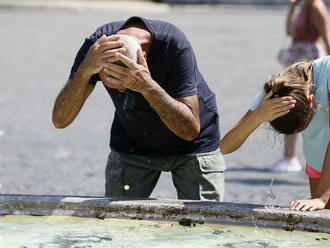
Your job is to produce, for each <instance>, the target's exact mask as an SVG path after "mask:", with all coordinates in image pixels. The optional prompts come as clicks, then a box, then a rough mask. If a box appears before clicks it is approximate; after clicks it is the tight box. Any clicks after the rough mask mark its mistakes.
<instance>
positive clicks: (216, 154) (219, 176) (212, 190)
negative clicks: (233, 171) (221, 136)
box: [196, 149, 226, 201]
mask: <svg viewBox="0 0 330 248" xmlns="http://www.w3.org/2000/svg"><path fill="white" fill-rule="evenodd" d="M196 156H197V160H198V164H199V168H200V171H201V175H200V184H199V188H200V189H199V194H200V199H201V200H215V201H222V200H223V199H224V194H225V183H224V170H225V168H226V166H225V161H224V159H223V156H222V154H221V153H220V150H219V149H217V150H215V151H213V152H209V153H204V154H197V155H196Z"/></svg>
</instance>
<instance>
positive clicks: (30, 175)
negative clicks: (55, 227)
mask: <svg viewBox="0 0 330 248" xmlns="http://www.w3.org/2000/svg"><path fill="white" fill-rule="evenodd" d="M151 10H152V9H150V8H145V9H143V8H141V9H139V10H138V11H133V10H132V8H131V9H128V10H126V11H124V10H121V11H118V10H111V9H106V10H100V9H97V8H95V9H92V10H88V9H83V10H82V9H80V10H79V11H74V10H72V9H70V10H68V9H56V8H55V9H48V8H17V7H8V6H7V7H4V6H2V7H1V6H0V37H1V39H0V46H1V49H0V68H1V73H0V84H1V91H0V113H1V115H0V184H1V188H0V193H28V194H74V195H95V196H102V195H103V194H104V186H103V185H104V167H105V163H106V159H107V154H108V151H109V148H108V142H109V129H110V123H111V120H112V118H113V105H112V103H111V101H110V99H109V96H108V95H107V93H106V92H105V90H104V89H103V87H102V85H98V86H97V87H96V90H95V91H94V93H93V95H92V96H91V97H90V98H89V99H88V100H87V103H86V105H85V107H84V109H83V110H82V112H81V113H80V114H79V116H78V118H77V119H76V121H75V122H74V123H73V124H72V125H71V126H70V127H68V128H66V129H64V130H56V129H55V128H54V127H53V125H52V123H51V113H52V107H53V102H54V100H55V98H56V96H57V94H58V92H59V90H60V89H61V88H62V87H63V85H64V83H65V81H66V79H67V77H68V74H69V70H70V67H71V64H72V62H73V59H74V56H75V54H76V52H77V50H78V48H79V47H80V45H81V44H82V42H83V40H84V38H85V37H86V36H88V35H89V34H90V33H91V32H93V31H94V30H95V28H97V27H98V26H100V25H102V24H104V23H106V22H109V21H112V20H118V19H125V18H127V17H129V16H131V15H136V14H139V15H143V16H146V17H149V18H155V19H163V20H167V21H170V22H173V23H175V24H176V25H177V26H179V27H180V28H181V29H182V30H183V31H184V32H185V33H186V34H187V36H188V38H189V39H190V40H191V42H192V45H193V47H194V49H195V52H196V56H197V58H198V61H199V67H200V70H201V71H202V73H203V75H204V76H205V78H206V79H207V81H208V83H209V85H210V87H211V88H212V89H213V90H214V92H215V93H216V94H217V100H218V106H219V109H220V115H221V132H222V133H225V132H226V131H227V130H228V129H229V128H230V127H231V126H232V125H233V124H234V123H235V122H236V121H237V120H238V119H239V118H240V116H241V115H242V114H243V113H244V112H245V111H246V110H247V108H248V105H249V103H250V102H251V101H252V99H253V98H254V96H255V93H256V92H257V90H258V89H259V88H260V87H261V85H262V83H263V82H264V80H266V79H267V78H268V76H269V75H270V74H271V73H275V72H277V71H278V70H280V69H281V67H280V65H279V64H278V63H277V61H276V53H277V51H278V50H279V49H280V48H281V46H284V41H285V38H284V30H283V29H284V18H285V9H282V8H253V7H244V8H243V7H235V8H234V7H223V6H220V7H219V6H218V7H216V8H205V7H204V8H196V7H194V8H176V9H171V10H170V11H168V10H166V9H165V11H163V9H162V11H156V10H155V12H152V11H151ZM282 143H283V142H282V137H281V136H278V135H274V133H273V132H272V131H270V130H269V128H268V127H267V126H263V127H260V128H259V129H258V130H257V132H256V133H255V134H254V135H252V136H251V137H250V138H249V139H248V141H247V142H246V143H245V145H244V146H243V147H242V148H241V149H240V150H238V151H237V152H235V153H233V154H232V155H228V156H226V157H225V159H226V163H227V167H228V170H227V172H226V201H233V202H246V203H247V202H249V203H263V204H287V203H288V202H289V200H291V199H293V198H296V197H299V198H300V197H308V196H309V191H308V183H307V178H306V177H305V176H304V175H303V174H302V173H285V174H273V173H269V172H266V171H265V170H264V168H265V167H266V165H268V164H270V163H271V162H273V161H275V160H276V159H277V158H279V157H280V156H281V152H282ZM299 143H301V142H300V141H299ZM298 155H299V159H300V160H301V161H303V157H302V154H301V148H300V146H299V149H298ZM272 178H274V184H273V187H272V190H273V192H274V193H275V195H276V199H275V200H272V199H271V197H270V196H269V195H270V187H269V185H270V182H271V180H272ZM152 196H153V197H161V198H175V197H176V194H175V190H174V187H173V184H172V182H171V177H170V174H169V173H165V174H163V176H162V177H161V180H160V182H159V184H158V186H157V187H156V189H155V191H154V192H153V195H152Z"/></svg>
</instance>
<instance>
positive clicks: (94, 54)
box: [83, 35, 125, 74]
mask: <svg viewBox="0 0 330 248" xmlns="http://www.w3.org/2000/svg"><path fill="white" fill-rule="evenodd" d="M123 45H124V43H123V42H122V41H121V40H120V37H119V36H116V35H112V36H109V37H107V36H106V35H102V36H101V37H100V38H99V39H98V40H97V41H96V42H95V43H94V44H93V45H92V46H91V47H90V48H89V50H88V52H87V54H86V57H85V59H84V62H83V66H84V69H85V70H88V71H89V72H90V73H91V74H96V73H99V72H100V71H101V70H102V69H103V67H104V64H105V63H106V62H109V61H111V62H114V61H116V60H118V58H117V57H115V56H114V55H115V54H116V53H119V54H122V53H124V52H125V48H123Z"/></svg>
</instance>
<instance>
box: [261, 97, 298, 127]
mask: <svg viewBox="0 0 330 248" xmlns="http://www.w3.org/2000/svg"><path fill="white" fill-rule="evenodd" d="M272 95H273V92H272V91H270V92H269V93H267V95H266V96H265V97H264V98H263V99H262V101H261V103H260V104H259V106H258V108H257V109H256V110H255V113H256V118H257V120H258V121H259V122H260V123H263V122H267V121H272V120H274V119H276V118H279V117H281V116H283V115H286V114H287V113H289V112H290V109H292V108H294V106H295V103H296V100H294V99H293V98H292V97H291V96H284V97H275V98H271V96H272Z"/></svg>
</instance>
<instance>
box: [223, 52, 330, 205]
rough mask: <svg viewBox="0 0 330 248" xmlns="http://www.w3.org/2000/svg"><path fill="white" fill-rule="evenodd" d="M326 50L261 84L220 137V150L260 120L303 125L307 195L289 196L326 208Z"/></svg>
mask: <svg viewBox="0 0 330 248" xmlns="http://www.w3.org/2000/svg"><path fill="white" fill-rule="evenodd" d="M328 79H329V80H330V56H327V57H322V58H319V59H317V60H314V61H303V62H298V63H295V64H293V65H291V66H290V67H288V68H287V69H285V70H284V71H283V72H281V73H279V74H278V75H275V76H272V77H271V78H270V79H269V80H268V81H267V82H266V83H265V84H264V92H263V93H261V94H259V96H258V97H257V98H256V100H255V101H254V103H253V104H252V106H251V107H250V110H249V111H248V112H247V113H246V114H245V115H244V116H243V117H242V119H241V120H240V121H238V123H237V124H236V125H235V126H234V127H233V128H232V129H231V130H230V131H229V132H228V133H227V134H226V135H225V136H224V138H223V139H222V140H221V142H220V150H221V152H222V153H223V154H227V153H231V152H233V151H235V150H236V149H238V148H239V147H240V146H241V145H242V144H243V143H244V141H245V140H246V139H247V137H248V136H249V135H250V134H251V133H252V132H253V131H254V130H255V129H256V128H257V127H258V126H259V125H260V124H261V123H263V122H267V121H269V122H270V124H271V126H272V127H273V128H274V129H275V130H276V131H277V132H279V133H283V134H290V135H292V134H295V133H298V132H300V131H302V137H303V151H304V155H305V158H306V171H305V172H306V174H307V175H308V176H309V184H310V191H311V196H312V197H311V199H308V200H296V201H293V202H291V204H290V208H291V209H293V210H303V211H305V210H310V211H313V210H316V209H323V208H330V201H329V198H330V146H329V137H330V131H329V93H330V83H329V81H328Z"/></svg>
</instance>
